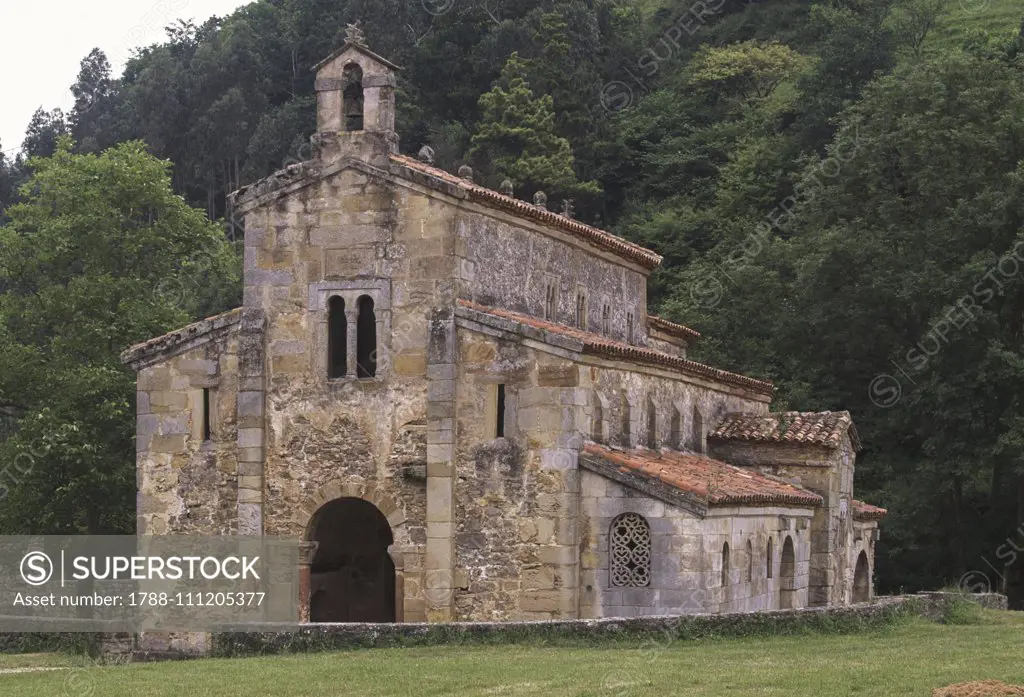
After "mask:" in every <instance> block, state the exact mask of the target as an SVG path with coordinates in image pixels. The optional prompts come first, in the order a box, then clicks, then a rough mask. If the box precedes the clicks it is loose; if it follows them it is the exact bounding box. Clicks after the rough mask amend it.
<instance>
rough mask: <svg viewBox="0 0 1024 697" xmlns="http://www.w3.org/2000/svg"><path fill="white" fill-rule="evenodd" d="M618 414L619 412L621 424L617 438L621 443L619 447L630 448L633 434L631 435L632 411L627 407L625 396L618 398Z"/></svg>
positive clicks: (627, 401) (627, 402)
mask: <svg viewBox="0 0 1024 697" xmlns="http://www.w3.org/2000/svg"><path fill="white" fill-rule="evenodd" d="M619 412H620V414H619V416H620V421H621V423H620V426H621V434H620V436H619V439H620V441H621V445H622V447H623V448H632V447H633V433H632V431H633V414H632V409H631V408H630V406H629V400H628V399H627V398H626V395H625V394H623V395H622V396H621V397H619Z"/></svg>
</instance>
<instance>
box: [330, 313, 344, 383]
mask: <svg viewBox="0 0 1024 697" xmlns="http://www.w3.org/2000/svg"><path fill="white" fill-rule="evenodd" d="M347 352H348V320H346V319H345V300H344V299H343V298H340V297H338V296H337V295H335V296H334V297H332V298H331V299H330V301H329V302H328V303H327V377H329V378H341V377H345V371H346V370H347V366H348V353H347Z"/></svg>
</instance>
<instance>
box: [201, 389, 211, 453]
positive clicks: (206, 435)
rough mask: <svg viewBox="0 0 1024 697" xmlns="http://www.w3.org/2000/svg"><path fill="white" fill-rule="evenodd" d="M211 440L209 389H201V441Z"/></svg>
mask: <svg viewBox="0 0 1024 697" xmlns="http://www.w3.org/2000/svg"><path fill="white" fill-rule="evenodd" d="M211 438H213V429H212V428H211V427H210V388H209V387H204V388H203V440H204V441H206V440H210V439H211Z"/></svg>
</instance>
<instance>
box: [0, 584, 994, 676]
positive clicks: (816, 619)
mask: <svg viewBox="0 0 1024 697" xmlns="http://www.w3.org/2000/svg"><path fill="white" fill-rule="evenodd" d="M964 599H966V600H969V601H971V602H974V603H977V604H978V605H981V606H982V607H986V608H991V609H995V610H1006V609H1007V599H1006V596H1005V595H999V594H997V593H976V594H964V593H955V592H953V593H949V592H933V593H922V594H920V595H909V596H893V597H883V598H876V599H875V600H874V601H872V602H870V603H861V604H859V605H848V606H842V607H820V608H802V609H798V610H772V611H768V612H736V613H727V614H718V615H674V616H647V617H633V618H614V617H613V618H606V619H596V620H541V621H531V622H449V623H403V624H361V623H351V624H305V625H265V626H261V627H252V626H246V627H244V628H239V631H224V632H214V633H210V634H206V633H203V634H199V633H194V634H173V635H170V634H145V635H136V636H131V635H126V634H119V635H114V634H21V633H0V653H22V652H26V651H60V650H64V651H75V652H81V651H82V650H84V647H85V646H86V645H88V648H89V650H90V651H92V652H93V653H98V654H103V655H105V656H106V657H107V659H108V660H136V661H147V660H150V661H152V660H167V659H180V658H195V657H201V656H219V657H229V656H256V655H266V654H276V653H302V652H311V651H337V650H345V649H357V648H372V647H386V646H430V645H442V644H454V645H458V644H514V643H518V642H537V641H544V642H545V643H553V644H558V643H563V644H570V643H577V644H578V643H605V644H607V643H631V642H635V643H637V644H638V645H641V644H642V645H650V643H651V642H652V641H653V642H669V641H672V640H676V639H700V638H707V637H726V636H733V637H738V636H777V635H785V634H797V633H803V632H807V631H823V632H831V633H836V632H853V631H861V630H864V629H868V628H871V627H876V626H882V625H884V624H887V623H889V622H891V621H893V620H894V619H896V618H899V617H906V616H908V615H921V616H924V617H928V618H930V619H934V620H941V619H942V618H943V616H944V614H945V612H946V611H947V609H948V608H949V607H950V605H951V604H952V603H954V602H955V601H957V600H964Z"/></svg>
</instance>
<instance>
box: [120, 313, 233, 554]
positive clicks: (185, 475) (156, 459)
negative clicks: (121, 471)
mask: <svg viewBox="0 0 1024 697" xmlns="http://www.w3.org/2000/svg"><path fill="white" fill-rule="evenodd" d="M237 366H238V338H237V332H234V331H232V332H231V333H221V334H220V335H219V336H217V337H216V338H215V339H214V340H211V341H209V342H207V343H205V344H203V345H200V346H198V347H196V348H193V349H191V350H189V351H186V352H184V353H182V354H179V355H177V356H173V357H171V358H168V359H166V360H164V361H163V362H161V363H157V364H155V365H150V366H147V367H144V368H142V370H140V371H139V376H138V392H137V405H138V418H137V437H136V447H137V455H136V458H137V467H136V476H137V480H138V481H137V491H138V502H137V516H138V525H137V528H138V533H139V534H140V535H166V534H179V535H198V534H202V535H228V534H233V533H235V532H237V516H236V503H237V476H236V466H237V458H236V449H235V444H236V436H237V430H238V429H237V422H236V402H235V395H236V392H237V389H238V380H237ZM204 388H206V389H209V390H210V407H211V418H210V424H211V430H212V438H211V439H210V440H209V441H205V442H204V440H203V432H202V428H203V416H202V414H203V389H204Z"/></svg>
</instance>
